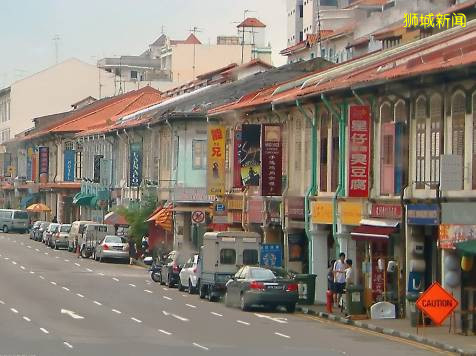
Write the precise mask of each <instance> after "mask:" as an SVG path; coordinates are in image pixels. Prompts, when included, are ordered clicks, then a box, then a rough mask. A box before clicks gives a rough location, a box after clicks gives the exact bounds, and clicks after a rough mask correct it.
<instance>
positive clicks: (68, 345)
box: [63, 341, 73, 349]
mask: <svg viewBox="0 0 476 356" xmlns="http://www.w3.org/2000/svg"><path fill="white" fill-rule="evenodd" d="M63 344H65V345H66V346H67V347H69V348H70V349H72V348H73V345H71V344H70V343H67V342H66V341H65V342H63Z"/></svg>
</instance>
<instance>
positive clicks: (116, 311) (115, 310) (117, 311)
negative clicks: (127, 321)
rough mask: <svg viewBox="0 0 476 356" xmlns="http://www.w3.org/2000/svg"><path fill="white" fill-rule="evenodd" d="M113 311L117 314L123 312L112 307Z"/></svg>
mask: <svg viewBox="0 0 476 356" xmlns="http://www.w3.org/2000/svg"><path fill="white" fill-rule="evenodd" d="M112 312H113V313H116V314H122V312H121V311H119V310H117V309H112Z"/></svg>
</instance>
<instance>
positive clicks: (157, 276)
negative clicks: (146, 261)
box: [149, 261, 162, 283]
mask: <svg viewBox="0 0 476 356" xmlns="http://www.w3.org/2000/svg"><path fill="white" fill-rule="evenodd" d="M161 270H162V265H161V264H157V263H156V262H155V261H154V263H152V266H150V268H149V272H150V278H152V280H153V281H154V282H156V283H159V282H160V280H161V278H162V276H161Z"/></svg>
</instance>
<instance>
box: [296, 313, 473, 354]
mask: <svg viewBox="0 0 476 356" xmlns="http://www.w3.org/2000/svg"><path fill="white" fill-rule="evenodd" d="M297 310H299V311H301V312H303V313H305V314H309V315H314V316H318V317H321V318H323V319H329V320H333V321H335V322H338V323H342V324H347V325H352V326H356V327H360V328H363V329H368V330H372V331H375V332H378V333H382V334H386V335H391V336H396V337H400V338H403V339H407V340H411V341H417V342H420V343H423V344H426V345H429V346H433V347H436V348H438V349H441V350H444V351H450V352H456V353H458V354H460V355H476V336H464V335H461V334H458V333H457V334H453V332H452V333H451V334H450V333H449V319H448V320H447V321H446V322H445V324H443V326H441V327H425V328H418V335H417V333H416V328H414V327H411V325H410V320H408V319H386V320H370V319H368V320H359V321H357V320H350V319H348V318H345V316H344V315H343V314H341V313H340V310H337V311H336V310H333V312H334V314H329V313H327V312H326V308H325V306H323V305H309V306H308V305H298V306H297ZM457 332H458V331H457Z"/></svg>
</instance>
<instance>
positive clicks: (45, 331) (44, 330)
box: [40, 328, 50, 334]
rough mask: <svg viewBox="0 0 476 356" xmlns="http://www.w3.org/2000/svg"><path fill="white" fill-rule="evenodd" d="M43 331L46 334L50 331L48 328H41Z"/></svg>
mask: <svg viewBox="0 0 476 356" xmlns="http://www.w3.org/2000/svg"><path fill="white" fill-rule="evenodd" d="M40 330H41V331H43V332H44V333H45V334H49V333H50V332H49V331H48V330H46V329H45V328H40Z"/></svg>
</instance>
